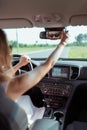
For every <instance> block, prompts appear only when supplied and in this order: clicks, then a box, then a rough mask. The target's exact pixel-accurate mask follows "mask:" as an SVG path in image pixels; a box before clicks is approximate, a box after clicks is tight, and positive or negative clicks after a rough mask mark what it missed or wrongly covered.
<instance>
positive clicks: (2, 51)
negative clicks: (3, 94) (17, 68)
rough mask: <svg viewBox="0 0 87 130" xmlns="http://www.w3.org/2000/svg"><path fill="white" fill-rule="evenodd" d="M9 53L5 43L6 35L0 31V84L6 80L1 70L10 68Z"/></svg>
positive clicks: (5, 75)
mask: <svg viewBox="0 0 87 130" xmlns="http://www.w3.org/2000/svg"><path fill="white" fill-rule="evenodd" d="M10 53H11V51H10V48H9V45H8V42H7V37H6V34H5V33H4V31H3V30H2V29H0V82H1V81H4V80H6V79H8V78H7V77H8V76H7V75H8V74H6V73H4V69H3V68H11V67H12V64H11V54H10Z"/></svg>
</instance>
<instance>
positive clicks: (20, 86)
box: [0, 29, 67, 101]
mask: <svg viewBox="0 0 87 130" xmlns="http://www.w3.org/2000/svg"><path fill="white" fill-rule="evenodd" d="M66 39H67V34H66V32H64V31H62V33H61V41H60V43H59V44H58V45H57V47H56V48H55V49H54V51H53V52H52V53H51V54H50V56H49V57H48V58H47V60H46V61H45V62H44V63H43V64H42V65H39V66H38V67H36V68H35V69H33V70H32V71H29V72H27V73H25V74H22V75H20V76H16V77H13V76H11V75H10V74H9V73H7V72H6V70H8V69H12V64H11V54H10V49H9V46H8V43H7V39H6V35H5V33H4V32H3V30H1V29H0V84H2V85H4V88H5V92H6V94H7V96H8V97H9V98H10V99H12V100H14V101H15V100H17V99H18V98H19V96H21V95H22V94H23V93H25V92H26V91H27V90H29V89H30V88H32V87H34V86H35V85H36V84H37V83H38V82H39V81H40V80H41V79H42V78H43V77H44V76H45V75H46V73H48V71H49V70H50V69H51V68H52V67H53V66H54V65H55V63H56V61H57V60H58V58H59V56H60V54H61V52H62V50H63V48H64V46H65V42H66Z"/></svg>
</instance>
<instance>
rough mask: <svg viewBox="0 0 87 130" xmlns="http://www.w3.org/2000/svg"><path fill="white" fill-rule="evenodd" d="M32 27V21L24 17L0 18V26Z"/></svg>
mask: <svg viewBox="0 0 87 130" xmlns="http://www.w3.org/2000/svg"><path fill="white" fill-rule="evenodd" d="M21 27H32V22H31V21H30V20H28V19H26V18H7V19H0V28H21Z"/></svg>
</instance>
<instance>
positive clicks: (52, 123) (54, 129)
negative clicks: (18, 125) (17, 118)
mask: <svg viewBox="0 0 87 130" xmlns="http://www.w3.org/2000/svg"><path fill="white" fill-rule="evenodd" d="M29 130H60V123H59V122H58V121H56V120H54V119H49V118H43V119H37V120H36V121H35V122H34V123H33V124H32V125H31V127H30V128H29Z"/></svg>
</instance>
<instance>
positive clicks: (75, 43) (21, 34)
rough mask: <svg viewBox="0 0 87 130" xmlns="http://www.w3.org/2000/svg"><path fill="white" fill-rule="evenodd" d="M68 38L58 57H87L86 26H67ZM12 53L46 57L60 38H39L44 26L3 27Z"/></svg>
mask: <svg viewBox="0 0 87 130" xmlns="http://www.w3.org/2000/svg"><path fill="white" fill-rule="evenodd" d="M67 30H68V33H69V39H68V40H67V45H66V47H65V49H64V51H63V53H62V54H61V56H60V58H81V59H84V58H87V26H75V27H72V26H68V27H67ZM4 31H5V32H6V34H7V39H8V42H9V45H11V46H12V48H13V51H12V53H13V54H27V55H29V56H30V57H31V58H47V57H48V55H49V54H50V53H51V52H52V50H53V49H54V48H55V46H56V45H57V44H58V43H59V41H60V40H49V39H40V37H39V35H40V32H41V31H44V28H36V27H34V28H20V29H4Z"/></svg>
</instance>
